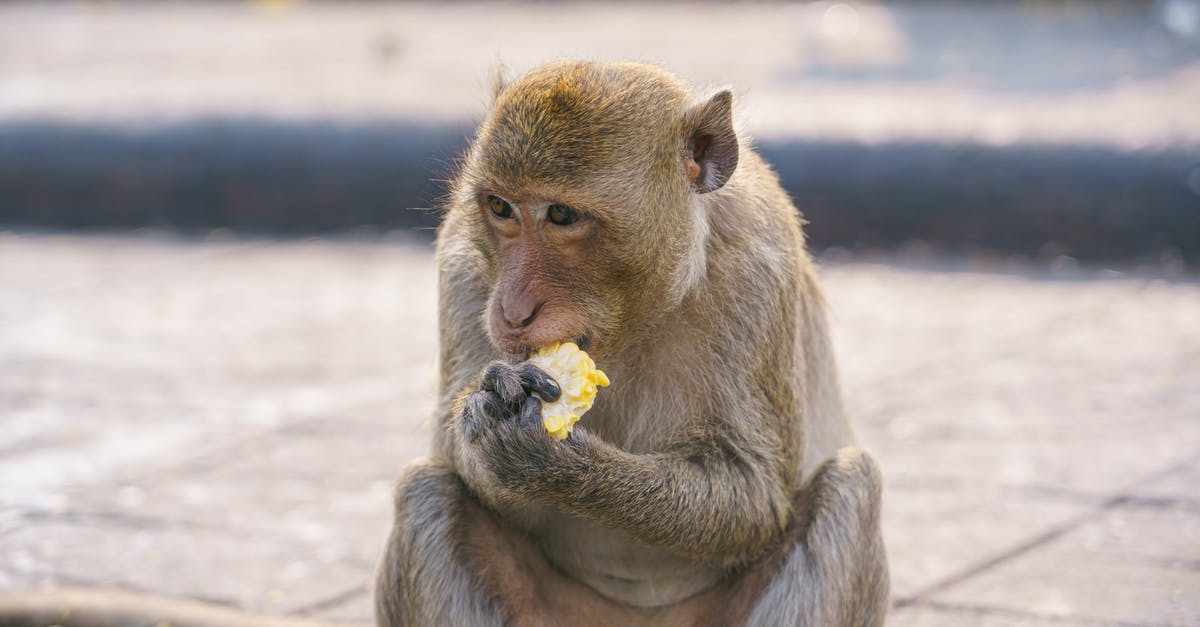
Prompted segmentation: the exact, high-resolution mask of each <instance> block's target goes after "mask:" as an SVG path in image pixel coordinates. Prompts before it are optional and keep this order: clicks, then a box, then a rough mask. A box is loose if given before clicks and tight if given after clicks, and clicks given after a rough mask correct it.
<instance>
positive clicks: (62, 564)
mask: <svg viewBox="0 0 1200 627" xmlns="http://www.w3.org/2000/svg"><path fill="white" fill-rule="evenodd" d="M823 275H824V283H825V287H826V291H827V295H828V297H829V301H830V308H831V317H832V320H833V324H834V332H835V341H836V346H837V350H838V355H839V358H840V366H841V371H842V373H843V384H844V387H845V390H846V393H847V398H848V405H849V407H850V410H851V412H852V414H853V415H854V417H855V421H856V424H857V427H858V431H859V434H860V437H861V439H862V440H863V441H864V443H865V444H866V445H867V446H869V447H870V448H872V449H873V450H874V451H875V452H876V453H877V454H878V456H879V458H880V459H881V461H882V464H883V467H884V470H885V473H886V476H887V482H888V486H887V489H886V493H885V497H886V504H885V519H884V525H885V532H886V537H887V542H888V548H889V552H890V555H891V563H892V577H893V594H894V596H895V600H896V603H897V607H896V609H895V610H894V613H893V618H892V621H891V624H894V625H947V626H949V625H967V624H970V625H976V624H980V625H1042V624H1099V625H1116V624H1122V625H1163V624H1172V625H1195V624H1197V622H1198V621H1200V597H1198V596H1197V590H1198V589H1200V571H1198V570H1197V564H1198V563H1200V419H1198V417H1200V386H1198V385H1196V374H1197V372H1200V325H1197V324H1196V321H1197V320H1200V285H1197V284H1196V283H1194V282H1166V281H1162V280H1155V279H1152V278H1131V277H1127V276H1121V275H1118V274H1116V273H1112V272H1096V271H1090V270H1079V271H1076V272H1074V273H1068V274H1066V275H1061V274H1060V275H1054V274H1050V273H1035V274H1029V273H1026V274H1021V273H988V272H977V271H970V270H969V269H964V268H958V269H950V268H945V267H942V268H941V269H939V268H938V267H937V266H936V265H933V264H927V265H926V266H924V267H921V268H917V267H909V268H903V267H900V266H896V265H883V264H873V263H866V262H862V261H856V262H840V263H833V264H827V265H826V267H825V269H824V271H823ZM434 317H435V294H434V274H433V266H432V259H431V254H430V250H429V248H428V246H427V245H423V244H414V243H411V242H408V243H404V242H382V241H378V240H376V241H369V242H364V241H358V242H354V241H324V240H294V241H266V240H249V241H247V240H225V241H209V242H197V241H190V242H188V241H178V240H171V239H166V238H161V237H132V236H112V237H102V236H92V237H81V236H16V235H8V236H4V237H3V238H0V588H15V587H27V586H31V585H42V584H74V585H101V584H103V585H117V586H122V587H127V588H132V589H137V590H148V591H152V592H156V593H164V594H174V595H185V596H189V597H195V598H199V599H206V600H211V601H216V602H220V603H227V604H232V605H235V606H240V607H245V608H251V609H256V610H264V611H268V612H274V613H287V614H302V615H313V616H318V617H325V618H336V619H343V620H358V621H367V620H369V618H370V592H369V590H368V582H369V580H370V578H371V575H372V569H373V566H374V562H375V560H376V557H377V555H378V553H379V551H380V549H381V547H382V544H383V541H384V537H385V534H386V532H387V528H388V525H389V523H390V517H391V512H390V503H389V483H390V481H391V480H392V478H393V477H394V476H395V475H396V474H397V472H398V470H399V469H400V468H401V466H403V465H404V463H405V462H406V461H407V460H409V459H411V458H413V457H414V456H417V455H420V454H422V453H423V452H425V451H426V450H427V449H428V442H429V438H430V432H429V427H428V424H427V420H428V418H429V416H430V412H431V405H432V400H433V397H434V385H435V380H434V379H435V374H434V368H435V359H436V357H435V343H436V339H435V318H434ZM614 385H620V382H619V381H618V382H615V383H614ZM585 420H586V419H585Z"/></svg>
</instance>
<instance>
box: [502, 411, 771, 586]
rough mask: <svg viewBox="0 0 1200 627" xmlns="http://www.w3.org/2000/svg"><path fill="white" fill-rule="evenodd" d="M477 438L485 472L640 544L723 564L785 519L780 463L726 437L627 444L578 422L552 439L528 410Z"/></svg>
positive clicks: (764, 541)
mask: <svg viewBox="0 0 1200 627" xmlns="http://www.w3.org/2000/svg"><path fill="white" fill-rule="evenodd" d="M522 423H524V424H522ZM539 430H540V432H539ZM480 444H481V445H482V446H483V447H484V449H486V450H488V451H489V452H488V453H487V454H485V455H483V456H482V457H483V459H485V460H487V464H488V466H489V469H490V470H491V473H492V474H493V475H494V476H495V478H496V480H497V481H498V482H499V483H501V484H502V485H503V486H504V488H505V489H506V490H507V491H509V492H513V493H517V494H520V495H522V496H524V497H526V498H536V499H541V500H545V501H548V502H551V503H553V504H555V505H557V506H558V507H560V508H562V509H564V510H566V511H568V512H570V513H573V514H575V515H578V516H582V517H586V518H590V519H593V520H596V521H597V522H600V523H602V524H604V525H606V526H609V527H614V528H618V529H623V530H625V531H626V532H628V533H630V534H631V535H633V536H634V537H636V538H638V539H640V540H642V541H643V542H646V543H648V544H653V545H658V546H665V547H670V548H673V549H676V550H678V551H680V552H683V553H686V554H691V555H695V556H697V557H701V558H705V559H715V560H721V561H723V562H724V563H726V564H729V565H734V564H740V563H745V562H747V561H749V560H752V559H753V558H755V557H757V556H758V555H760V554H761V553H762V552H763V551H765V550H766V549H768V548H770V547H771V546H773V545H774V544H775V543H776V542H778V540H779V539H780V538H781V537H782V534H783V531H784V529H785V528H786V527H787V525H788V523H789V522H790V520H791V498H790V493H789V490H788V489H787V487H786V486H785V484H784V481H783V480H782V476H783V472H782V471H781V470H780V469H779V466H778V465H777V464H776V463H775V461H774V460H771V459H763V458H761V457H760V458H755V457H753V456H751V455H750V454H748V453H746V452H745V451H744V450H741V449H739V448H738V447H736V446H734V445H732V444H731V443H730V442H729V441H725V442H722V443H721V444H716V443H714V444H712V445H711V446H709V447H706V448H704V449H697V448H691V449H689V451H687V452H677V453H656V454H635V453H630V452H628V451H624V450H622V449H620V448H618V447H616V446H614V445H612V444H610V443H608V442H605V441H603V440H602V439H601V438H600V437H598V436H596V435H594V434H591V433H588V432H587V431H586V430H585V429H583V428H577V429H576V430H575V431H574V432H573V433H572V434H571V436H570V437H568V438H567V439H566V440H564V441H562V442H556V441H553V440H551V438H550V437H549V436H547V434H546V433H545V432H544V430H541V425H540V423H538V422H536V416H534V420H510V421H507V422H505V423H501V424H498V425H496V427H495V428H493V429H489V430H488V431H487V432H486V433H485V434H483V435H482V436H481V437H480Z"/></svg>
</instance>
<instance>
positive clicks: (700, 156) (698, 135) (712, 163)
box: [684, 89, 738, 194]
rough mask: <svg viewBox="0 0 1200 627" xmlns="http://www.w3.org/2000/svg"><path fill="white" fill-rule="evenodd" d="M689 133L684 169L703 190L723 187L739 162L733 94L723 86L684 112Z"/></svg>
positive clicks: (697, 188) (700, 190)
mask: <svg viewBox="0 0 1200 627" xmlns="http://www.w3.org/2000/svg"><path fill="white" fill-rule="evenodd" d="M684 128H685V129H686V131H687V133H688V137H687V150H686V151H685V152H684V171H685V172H686V173H687V177H688V180H689V181H691V183H692V187H693V188H695V190H696V191H697V192H699V193H701V194H706V193H708V192H711V191H713V190H717V189H721V186H723V185H725V182H726V181H728V180H729V177H730V176H732V175H733V171H734V170H736V169H737V164H738V140H737V135H736V134H734V132H733V94H732V93H731V92H730V91H729V90H728V89H722V90H721V91H719V92H717V93H716V94H714V95H713V97H712V98H709V99H708V101H706V102H703V103H701V104H698V105H696V106H694V107H692V108H691V109H690V110H688V112H687V113H685V114H684Z"/></svg>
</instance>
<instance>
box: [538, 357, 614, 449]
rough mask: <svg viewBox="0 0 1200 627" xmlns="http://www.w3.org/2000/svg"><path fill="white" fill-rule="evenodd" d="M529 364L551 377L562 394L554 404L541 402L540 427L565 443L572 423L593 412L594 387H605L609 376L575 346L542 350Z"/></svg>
mask: <svg viewBox="0 0 1200 627" xmlns="http://www.w3.org/2000/svg"><path fill="white" fill-rule="evenodd" d="M529 363H531V364H533V365H535V366H537V367H538V368H540V369H541V370H542V371H543V372H545V373H546V374H548V375H550V377H551V378H552V379H554V380H555V382H557V383H558V387H559V389H561V390H562V396H559V397H558V400H557V401H554V402H552V403H548V402H545V401H544V400H543V402H542V425H543V426H545V427H546V431H548V432H549V433H550V435H552V436H554V437H555V438H558V439H559V440H563V439H566V437H567V434H569V433H570V432H571V427H572V426H573V425H574V424H575V421H577V420H579V417H580V416H582V415H583V413H584V412H586V411H587V410H589V409H591V408H592V403H594V402H595V401H596V387H597V386H599V387H606V386H607V385H608V376H607V375H605V374H604V372H602V371H601V370H599V369H597V368H596V362H594V361H592V358H591V357H588V354H587V353H585V352H583V351H582V350H581V349H580V348H579V347H578V346H576V345H575V343H574V342H561V343H559V342H555V343H554V344H549V345H546V346H543V347H541V348H539V349H538V352H537V353H536V354H535V355H534V356H533V357H530V358H529Z"/></svg>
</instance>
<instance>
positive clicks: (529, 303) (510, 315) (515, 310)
mask: <svg viewBox="0 0 1200 627" xmlns="http://www.w3.org/2000/svg"><path fill="white" fill-rule="evenodd" d="M545 304H546V303H545V301H537V300H534V299H532V298H529V297H528V296H527V295H522V296H520V297H517V298H514V299H512V300H508V299H504V300H501V301H500V313H501V314H502V315H503V316H504V321H505V322H507V323H508V326H510V327H512V328H514V329H520V328H521V327H527V326H529V325H530V324H532V323H533V319H534V318H536V317H537V315H538V313H539V312H541V311H542V305H545Z"/></svg>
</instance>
